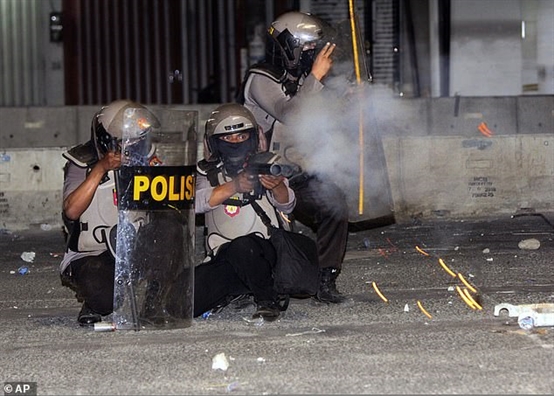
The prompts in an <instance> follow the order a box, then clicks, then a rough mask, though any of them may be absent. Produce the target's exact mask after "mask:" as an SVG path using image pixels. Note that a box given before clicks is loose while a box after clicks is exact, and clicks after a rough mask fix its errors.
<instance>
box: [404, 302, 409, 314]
mask: <svg viewBox="0 0 554 396" xmlns="http://www.w3.org/2000/svg"><path fill="white" fill-rule="evenodd" d="M404 312H410V306H409V305H408V304H406V305H404Z"/></svg>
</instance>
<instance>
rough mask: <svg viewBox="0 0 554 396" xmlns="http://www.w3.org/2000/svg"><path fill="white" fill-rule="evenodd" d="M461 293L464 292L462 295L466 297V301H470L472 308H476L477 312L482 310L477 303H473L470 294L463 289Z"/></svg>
mask: <svg viewBox="0 0 554 396" xmlns="http://www.w3.org/2000/svg"><path fill="white" fill-rule="evenodd" d="M463 291H464V294H465V295H466V297H467V299H468V300H469V301H471V305H473V306H474V307H475V308H477V309H478V310H482V309H483V307H482V306H480V305H479V304H478V303H477V301H475V300H474V299H473V297H472V296H471V294H469V292H468V291H467V289H464V290H463Z"/></svg>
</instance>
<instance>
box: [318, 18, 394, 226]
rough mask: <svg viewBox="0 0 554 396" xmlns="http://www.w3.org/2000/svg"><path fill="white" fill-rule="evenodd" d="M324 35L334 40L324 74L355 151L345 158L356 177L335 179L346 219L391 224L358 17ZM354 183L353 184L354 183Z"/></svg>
mask: <svg viewBox="0 0 554 396" xmlns="http://www.w3.org/2000/svg"><path fill="white" fill-rule="evenodd" d="M328 38H329V39H328V41H331V42H333V43H335V44H336V45H337V46H336V48H335V50H334V51H333V55H332V57H333V59H334V62H333V68H332V69H331V75H330V76H329V78H328V79H326V86H329V88H331V89H332V90H333V91H334V93H335V97H338V98H339V102H340V103H338V105H337V104H335V106H336V109H339V110H338V111H336V113H337V117H339V118H340V121H339V122H337V125H340V128H341V129H342V131H343V132H342V133H344V134H345V135H347V138H348V142H349V143H354V142H355V143H356V145H357V147H356V150H352V151H351V152H352V153H354V152H356V153H357V156H356V157H354V156H351V157H350V158H348V161H351V162H353V159H354V158H356V159H357V161H356V162H357V163H356V164H353V165H354V166H352V167H351V168H350V169H351V170H352V176H354V177H356V179H357V180H355V181H354V180H352V179H349V178H339V179H338V181H339V182H338V184H339V186H340V187H342V188H343V190H345V191H347V192H348V194H347V201H348V208H349V221H350V223H354V224H355V223H359V225H360V226H361V227H364V224H366V223H367V224H370V225H371V223H374V224H379V225H384V224H390V223H393V222H394V221H395V220H394V214H393V212H394V210H393V200H392V194H391V188H390V182H389V174H388V168H387V162H386V157H385V151H384V147H383V142H382V137H381V134H380V131H379V125H377V123H376V117H375V106H374V103H375V100H376V99H375V98H376V92H375V89H374V87H373V84H372V77H371V74H370V71H369V68H368V65H367V55H366V54H367V50H366V48H365V47H366V45H365V43H364V40H363V37H362V35H361V33H360V29H359V23H358V21H355V23H354V24H353V23H352V21H351V20H345V21H341V22H339V23H337V24H336V25H334V26H333V29H332V30H331V31H330V34H328ZM354 182H355V184H356V186H354V185H353V184H354Z"/></svg>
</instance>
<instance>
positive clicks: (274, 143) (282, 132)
mask: <svg viewBox="0 0 554 396" xmlns="http://www.w3.org/2000/svg"><path fill="white" fill-rule="evenodd" d="M253 74H258V75H262V76H264V77H267V78H269V79H271V80H272V81H274V82H275V83H277V84H280V85H281V88H282V90H283V92H284V93H285V95H287V96H289V97H292V96H294V95H296V92H297V91H298V85H299V83H301V82H302V79H303V77H300V79H299V81H293V80H290V79H289V78H288V73H287V71H286V70H283V69H281V68H278V67H276V66H274V65H272V64H270V63H259V64H256V65H254V66H252V67H251V68H250V69H249V70H248V71H247V74H246V76H245V79H244V83H243V84H242V88H241V92H240V93H239V96H238V101H239V103H241V104H244V105H245V106H246V108H248V110H250V111H251V112H252V114H254V117H255V118H256V120H257V121H258V123H259V125H260V126H261V127H262V128H263V130H264V132H265V134H266V138H267V141H268V142H269V151H272V152H274V153H277V154H279V155H280V156H281V157H282V158H283V159H284V160H285V161H286V162H289V163H292V164H297V165H299V166H300V168H301V169H306V168H305V166H304V165H305V164H304V160H303V156H302V155H301V154H300V153H299V152H298V151H297V150H296V149H295V147H294V146H295V145H294V142H293V141H290V140H289V139H287V136H288V135H290V133H287V130H286V129H287V127H286V126H285V125H283V124H282V123H281V122H278V121H277V120H276V119H275V118H273V117H272V116H271V115H269V114H267V113H266V112H265V111H264V110H263V109H260V108H258V107H251V106H248V104H247V103H245V97H246V96H247V95H246V94H247V93H248V91H249V89H250V84H251V82H252V79H251V75H253ZM294 176H296V175H294Z"/></svg>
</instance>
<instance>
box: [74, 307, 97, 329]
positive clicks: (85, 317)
mask: <svg viewBox="0 0 554 396" xmlns="http://www.w3.org/2000/svg"><path fill="white" fill-rule="evenodd" d="M101 320H102V316H101V315H100V314H97V313H96V312H94V311H93V310H92V309H91V308H90V307H89V306H88V304H87V303H86V302H84V303H83V306H82V307H81V312H79V316H78V317H77V321H78V322H79V325H80V326H94V324H95V323H98V322H100V321H101Z"/></svg>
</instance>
